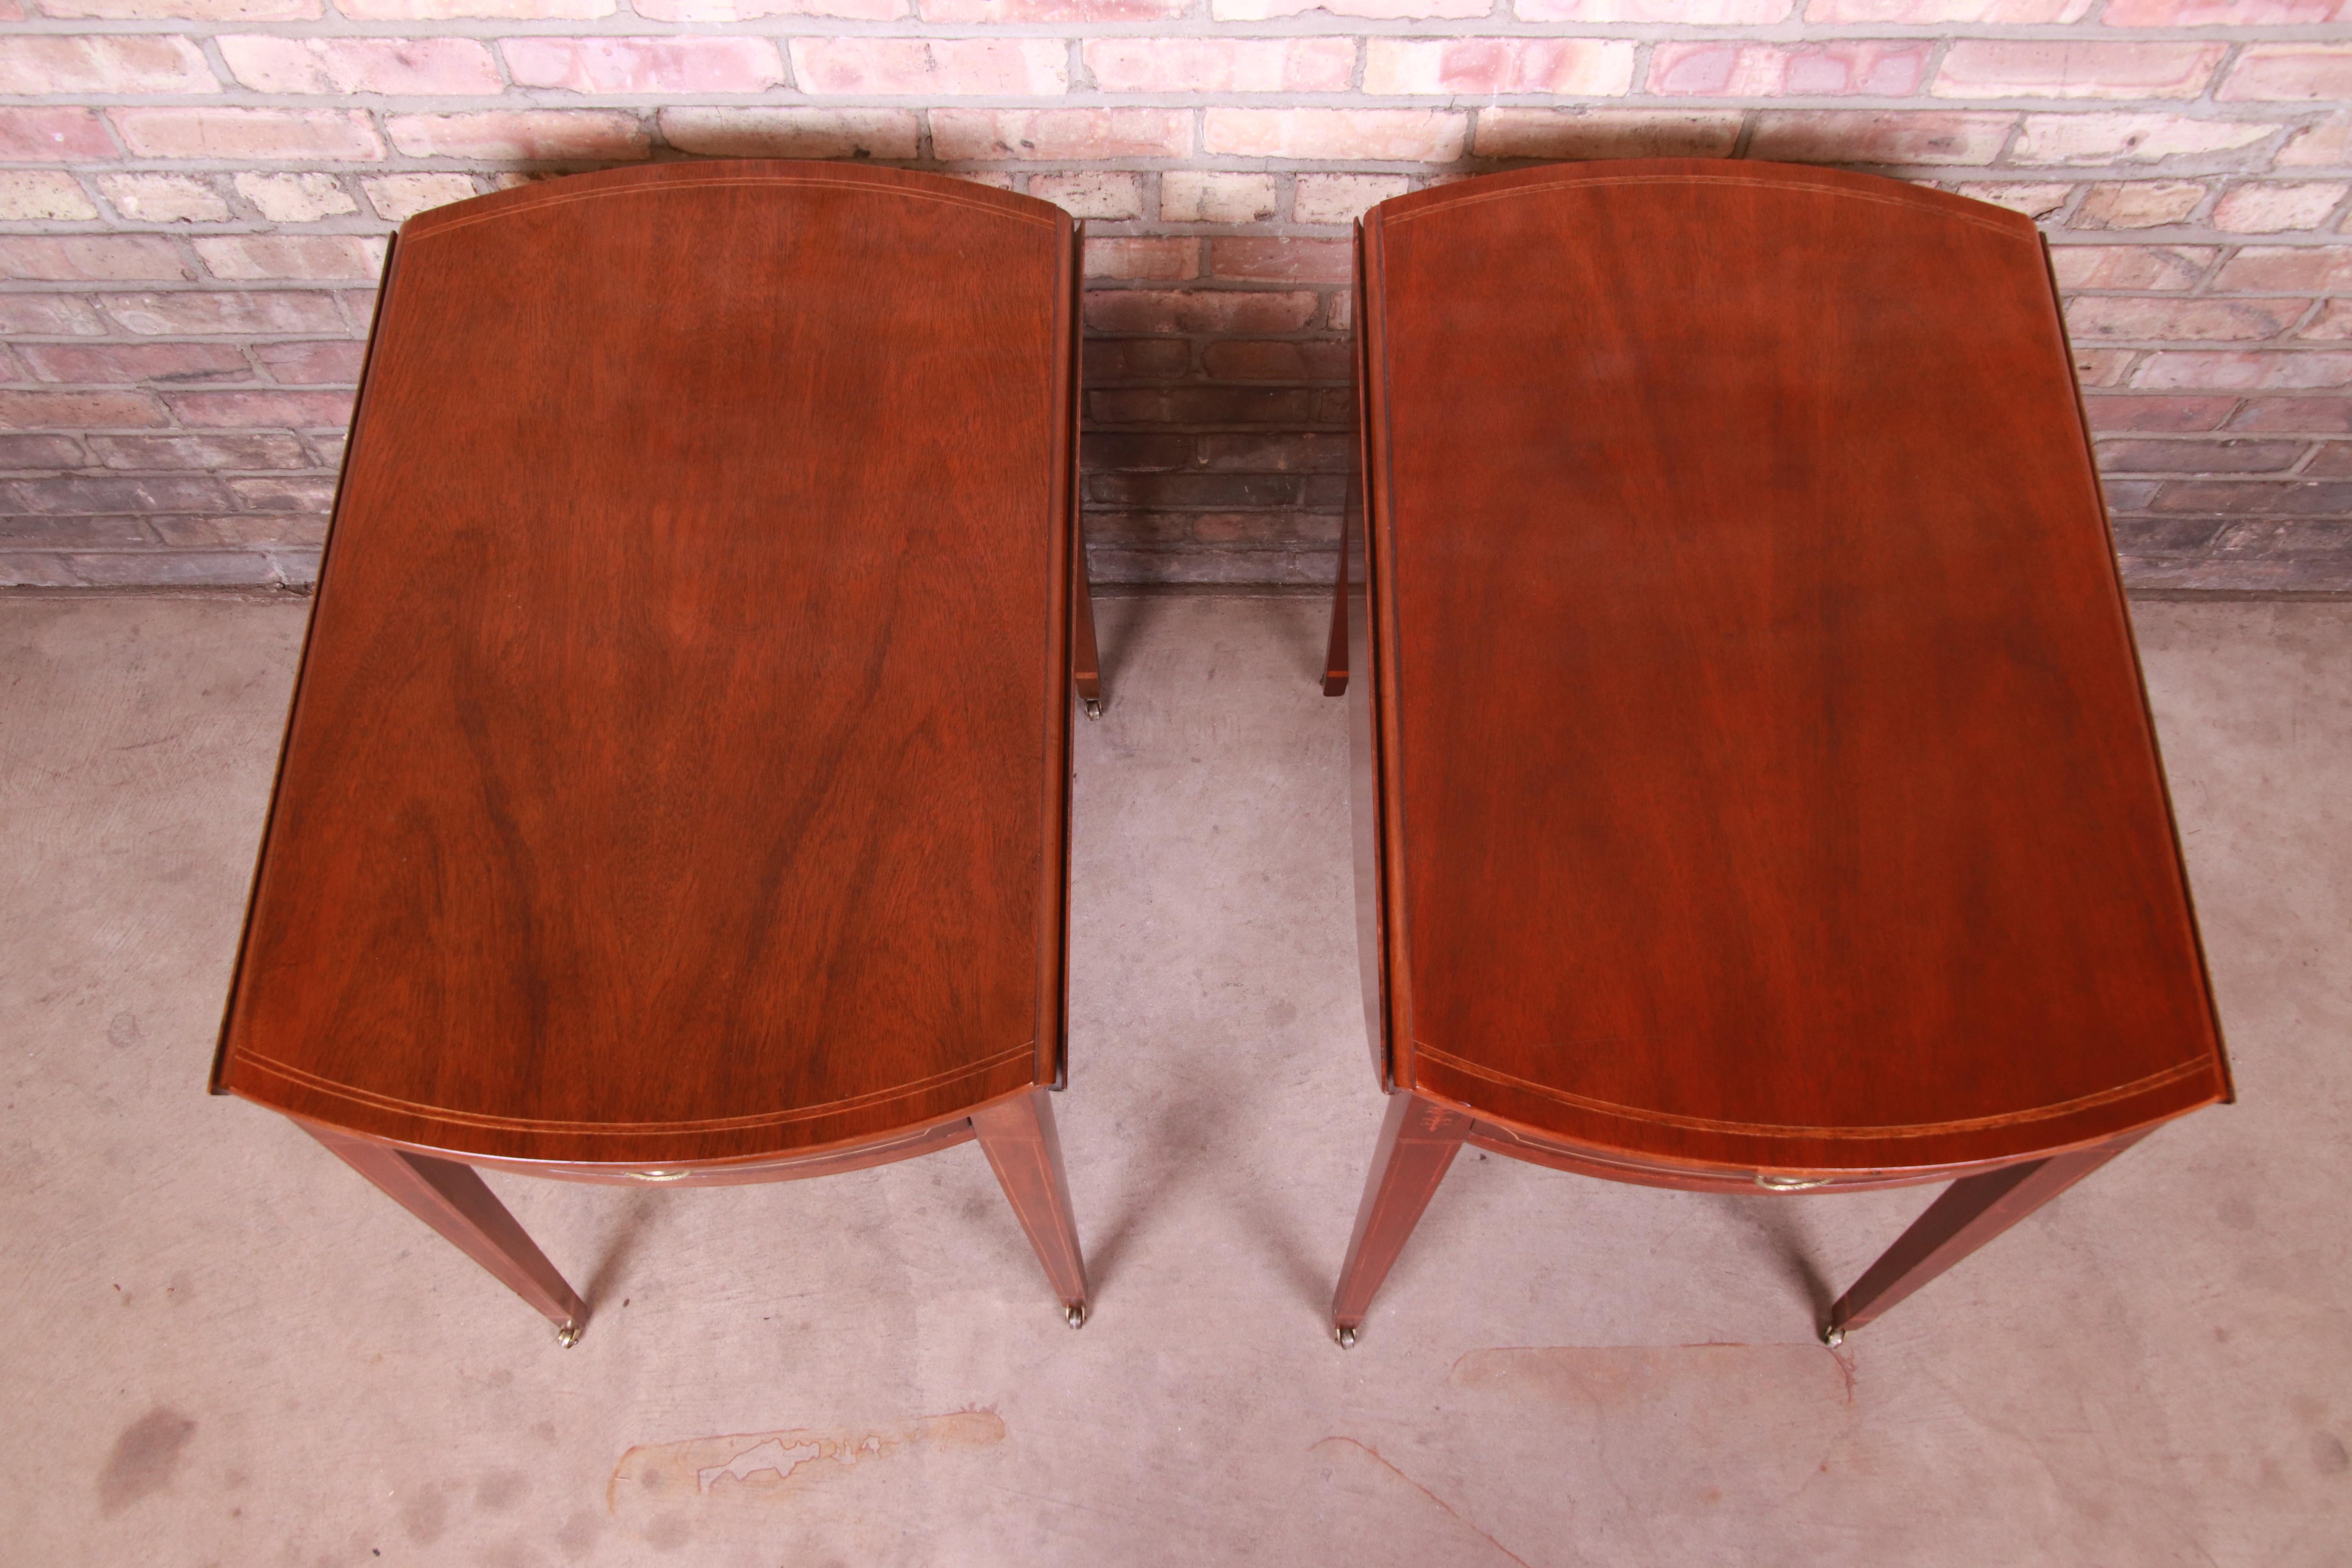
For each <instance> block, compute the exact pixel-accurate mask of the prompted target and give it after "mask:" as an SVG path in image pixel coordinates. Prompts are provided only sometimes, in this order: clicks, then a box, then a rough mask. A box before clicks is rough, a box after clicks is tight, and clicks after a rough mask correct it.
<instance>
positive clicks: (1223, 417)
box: [1087, 386, 1317, 427]
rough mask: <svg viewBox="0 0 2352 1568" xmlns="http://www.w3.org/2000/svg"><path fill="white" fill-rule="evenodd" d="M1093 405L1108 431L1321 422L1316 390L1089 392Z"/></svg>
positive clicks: (1169, 388)
mask: <svg viewBox="0 0 2352 1568" xmlns="http://www.w3.org/2000/svg"><path fill="white" fill-rule="evenodd" d="M1316 401H1317V400H1316V395H1315V392H1314V390H1313V389H1312V388H1311V387H1303V386H1299V387H1290V386H1158V387H1144V386H1139V387H1129V388H1123V389H1119V390H1116V391H1101V392H1089V393H1087V403H1088V405H1089V406H1090V408H1091V409H1092V411H1093V414H1094V417H1095V419H1096V420H1097V423H1100V424H1104V425H1274V426H1286V427H1289V426H1301V425H1306V424H1308V423H1310V422H1311V421H1312V420H1313V419H1314V418H1315V406H1316Z"/></svg>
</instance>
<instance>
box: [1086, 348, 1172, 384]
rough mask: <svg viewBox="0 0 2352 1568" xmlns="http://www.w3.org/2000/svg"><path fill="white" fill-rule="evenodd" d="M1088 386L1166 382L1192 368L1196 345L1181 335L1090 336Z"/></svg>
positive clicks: (1087, 359)
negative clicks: (1169, 336)
mask: <svg viewBox="0 0 2352 1568" xmlns="http://www.w3.org/2000/svg"><path fill="white" fill-rule="evenodd" d="M1085 352H1086V379H1087V384H1088V385H1099V384H1102V383H1104V382H1110V381H1165V380H1169V379H1171V378H1172V377H1175V376H1180V375H1182V374H1184V373H1185V372H1186V371H1187V370H1189V369H1190V368H1191V367H1192V344H1190V343H1188V342H1183V341H1182V340H1181V339H1178V338H1088V339H1087V342H1086V351H1085Z"/></svg>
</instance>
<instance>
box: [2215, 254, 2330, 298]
mask: <svg viewBox="0 0 2352 1568" xmlns="http://www.w3.org/2000/svg"><path fill="white" fill-rule="evenodd" d="M2213 287H2214V288H2216V289H2242V290H2245V291H2247V292H2250V293H2258V294H2272V293H2304V294H2331V293H2335V292H2336V291H2337V290H2339V289H2341V290H2352V248H2347V247H2343V246H2335V245H2330V246H2308V245H2297V246H2288V245H2249V246H2247V247H2244V248H2243V249H2242V250H2240V251H2239V252H2238V254H2237V255H2235V256H2233V257H2231V258H2230V259H2229V260H2227V261H2225V262H2223V263H2222V264H2221V271H2220V272H2218V273H2216V274H2215V275H2214V278H2213Z"/></svg>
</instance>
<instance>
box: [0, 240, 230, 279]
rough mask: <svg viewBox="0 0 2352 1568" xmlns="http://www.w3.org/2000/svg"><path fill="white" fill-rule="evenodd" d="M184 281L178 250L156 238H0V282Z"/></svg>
mask: <svg viewBox="0 0 2352 1568" xmlns="http://www.w3.org/2000/svg"><path fill="white" fill-rule="evenodd" d="M187 276H189V273H188V269H187V268H186V266H185V265H184V263H183V262H182V261H181V260H180V248H179V247H178V246H176V245H174V244H173V243H172V242H171V241H170V240H168V239H165V238H163V237H162V236H160V235H148V234H89V235H58V236H47V235H42V236H35V235H19V236H13V237H6V238H0V278H23V279H36V280H39V281H44V282H69V281H72V280H74V279H97V280H100V281H118V280H121V279H167V278H168V279H180V278H185V277H187Z"/></svg>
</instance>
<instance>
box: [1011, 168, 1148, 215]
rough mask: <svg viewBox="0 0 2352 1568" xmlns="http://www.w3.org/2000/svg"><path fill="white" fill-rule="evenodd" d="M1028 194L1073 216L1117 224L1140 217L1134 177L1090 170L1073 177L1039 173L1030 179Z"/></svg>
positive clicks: (1140, 194)
mask: <svg viewBox="0 0 2352 1568" xmlns="http://www.w3.org/2000/svg"><path fill="white" fill-rule="evenodd" d="M1029 194H1030V195H1033V196H1035V197H1036V198H1037V199H1038V200H1039V201H1044V202H1052V203H1053V204H1054V205H1055V206H1058V207H1060V208H1061V209H1062V210H1063V211H1064V212H1066V213H1068V214H1069V215H1070V216H1072V217H1091V218H1103V219H1108V220H1110V221H1113V222H1116V221H1118V220H1119V219H1122V218H1138V217H1141V216H1143V182H1142V181H1141V180H1140V179H1139V178H1138V177H1137V176H1135V175H1133V174H1111V173H1110V172H1109V171H1108V170H1103V169H1090V170H1087V171H1086V172H1085V173H1083V174H1039V175H1037V176H1035V177H1034V178H1033V179H1032V180H1030V182H1029Z"/></svg>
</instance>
